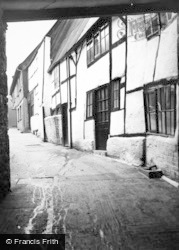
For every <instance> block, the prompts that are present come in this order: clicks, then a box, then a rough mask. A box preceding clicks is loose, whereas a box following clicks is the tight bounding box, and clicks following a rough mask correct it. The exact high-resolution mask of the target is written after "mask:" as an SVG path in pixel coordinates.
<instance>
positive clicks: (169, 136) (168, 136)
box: [146, 132, 175, 138]
mask: <svg viewBox="0 0 179 250" xmlns="http://www.w3.org/2000/svg"><path fill="white" fill-rule="evenodd" d="M146 135H154V136H161V137H165V138H174V137H175V135H166V134H160V133H155V132H147V133H146Z"/></svg>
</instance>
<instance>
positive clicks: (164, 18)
mask: <svg viewBox="0 0 179 250" xmlns="http://www.w3.org/2000/svg"><path fill="white" fill-rule="evenodd" d="M171 19H172V13H171V12H165V13H160V20H161V25H162V27H166V26H167V25H168V23H169V22H170V21H171Z"/></svg>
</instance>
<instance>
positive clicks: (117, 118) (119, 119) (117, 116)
mask: <svg viewBox="0 0 179 250" xmlns="http://www.w3.org/2000/svg"><path fill="white" fill-rule="evenodd" d="M123 133H124V110H119V111H115V112H112V113H111V125H110V135H120V134H123Z"/></svg>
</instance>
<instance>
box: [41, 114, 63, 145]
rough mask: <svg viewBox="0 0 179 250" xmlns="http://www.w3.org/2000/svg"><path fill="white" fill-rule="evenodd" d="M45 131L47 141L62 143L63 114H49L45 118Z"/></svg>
mask: <svg viewBox="0 0 179 250" xmlns="http://www.w3.org/2000/svg"><path fill="white" fill-rule="evenodd" d="M45 131H46V136H47V141H48V142H52V143H55V144H62V118H61V115H54V116H48V117H46V118H45Z"/></svg>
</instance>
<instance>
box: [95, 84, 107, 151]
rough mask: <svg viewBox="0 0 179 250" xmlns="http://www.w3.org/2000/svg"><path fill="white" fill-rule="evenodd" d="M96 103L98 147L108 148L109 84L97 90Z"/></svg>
mask: <svg viewBox="0 0 179 250" xmlns="http://www.w3.org/2000/svg"><path fill="white" fill-rule="evenodd" d="M95 103H96V111H95V128H96V129H95V131H96V149H98V150H106V142H107V139H108V134H109V93H108V85H103V86H101V87H100V88H98V89H97V90H96V91H95Z"/></svg>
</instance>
